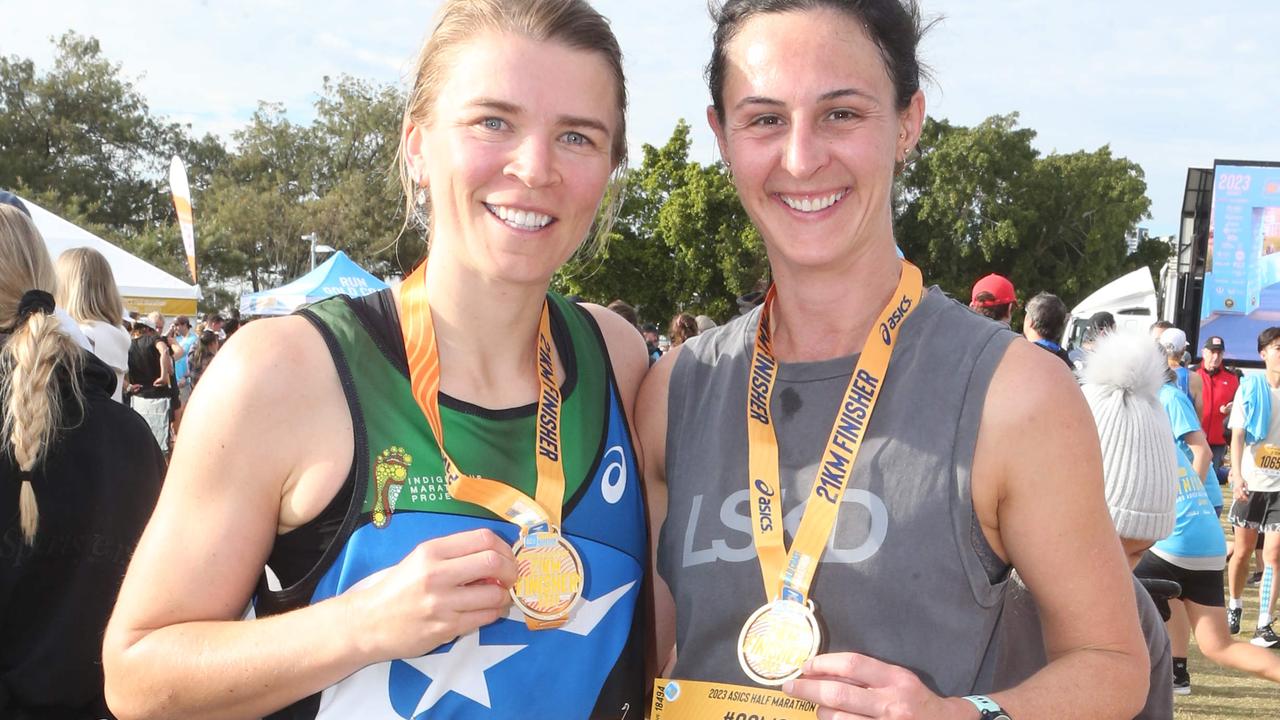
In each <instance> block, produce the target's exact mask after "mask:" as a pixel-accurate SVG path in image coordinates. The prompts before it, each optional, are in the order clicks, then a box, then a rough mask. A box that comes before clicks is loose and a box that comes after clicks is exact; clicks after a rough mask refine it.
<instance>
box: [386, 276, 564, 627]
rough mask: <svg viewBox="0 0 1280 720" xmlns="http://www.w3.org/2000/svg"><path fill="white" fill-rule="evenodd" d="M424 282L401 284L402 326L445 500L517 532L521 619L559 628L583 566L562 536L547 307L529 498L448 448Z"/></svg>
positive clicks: (556, 397) (556, 402)
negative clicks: (464, 464)
mask: <svg viewBox="0 0 1280 720" xmlns="http://www.w3.org/2000/svg"><path fill="white" fill-rule="evenodd" d="M425 282H426V265H425V264H424V265H422V266H420V267H419V268H418V269H417V270H415V271H413V273H411V274H410V275H409V277H407V278H405V280H404V283H403V284H402V285H401V286H400V304H401V308H402V310H401V313H400V328H401V332H402V333H403V334H404V339H405V355H406V356H407V357H408V359H409V380H410V385H411V386H412V388H413V397H414V399H415V400H417V401H418V407H420V408H421V409H422V414H423V416H424V417H425V418H426V420H427V424H428V425H429V426H431V432H432V434H434V435H435V438H436V445H437V446H438V447H439V448H440V459H441V461H442V462H443V464H444V476H445V480H446V482H447V483H448V488H449V494H450V495H451V496H452V497H453V498H454V499H455V500H458V501H461V502H469V503H474V504H476V505H479V506H480V507H483V508H485V509H486V510H489V511H490V512H492V513H493V514H494V515H497V516H498V517H501V518H504V519H506V520H508V521H510V522H512V523H514V524H516V525H517V526H519V527H520V539H519V540H517V541H516V543H515V545H513V546H512V548H511V549H512V551H513V552H514V554H515V559H516V567H517V575H516V583H515V585H513V586H511V589H510V592H511V599H512V600H513V601H514V602H515V605H516V607H517V608H519V609H520V611H521V612H523V613H524V616H525V624H526V625H527V626H528V627H529V629H530V630H545V629H548V628H556V627H560V626H561V625H563V624H564V623H565V622H567V621H568V619H569V612H570V611H571V610H572V609H573V606H574V605H575V604H577V602H578V598H580V597H581V596H582V587H583V585H584V584H585V576H584V573H585V568H584V567H583V564H582V558H581V557H580V556H579V555H578V552H577V551H576V550H574V549H573V546H572V545H570V544H569V541H568V540H566V539H565V538H564V536H562V535H561V534H560V520H561V513H562V512H563V506H564V487H565V479H564V464H563V461H562V457H563V456H562V453H561V447H560V410H561V405H562V403H561V400H562V398H561V397H560V387H559V385H557V384H556V368H555V354H554V347H553V339H552V337H551V312H550V307H549V306H548V304H547V303H546V301H543V304H542V317H541V319H540V320H539V321H538V344H537V347H536V348H535V356H536V368H535V370H536V372H537V376H538V385H539V387H540V391H539V393H538V417H537V427H538V433H537V437H536V438H535V439H534V457H535V461H536V465H537V473H538V480H537V486H536V488H535V491H534V497H529V496H528V495H525V494H524V493H523V492H521V491H519V490H517V489H516V488H515V487H513V486H512V485H511V484H509V483H506V482H502V481H500V480H493V479H490V478H486V477H482V476H480V475H470V474H467V473H464V472H462V470H460V469H459V468H458V466H457V463H455V462H454V461H453V458H451V457H449V452H448V451H447V450H446V449H445V442H444V422H443V421H442V420H441V417H440V403H439V395H440V355H439V350H438V348H437V346H436V337H435V324H434V321H433V320H432V318H431V306H430V304H429V303H428V300H427V293H426V285H425Z"/></svg>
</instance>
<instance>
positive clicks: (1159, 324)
mask: <svg viewBox="0 0 1280 720" xmlns="http://www.w3.org/2000/svg"><path fill="white" fill-rule="evenodd" d="M1171 327H1173V323H1171V322H1169V321H1168V320H1157V321H1155V322H1153V323H1151V327H1149V328H1147V332H1151V331H1152V330H1155V329H1156V328H1160V332H1164V331H1165V330H1168V329H1169V328H1171Z"/></svg>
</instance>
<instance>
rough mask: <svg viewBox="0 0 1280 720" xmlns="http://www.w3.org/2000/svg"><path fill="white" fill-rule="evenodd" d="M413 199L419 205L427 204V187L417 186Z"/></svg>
mask: <svg viewBox="0 0 1280 720" xmlns="http://www.w3.org/2000/svg"><path fill="white" fill-rule="evenodd" d="M413 199H414V202H416V203H417V204H418V206H419V207H422V206H425V205H426V204H427V189H426V188H424V187H420V188H418V192H416V193H414V196H413Z"/></svg>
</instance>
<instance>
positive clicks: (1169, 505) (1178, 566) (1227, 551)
mask: <svg viewBox="0 0 1280 720" xmlns="http://www.w3.org/2000/svg"><path fill="white" fill-rule="evenodd" d="M1016 302H1017V300H1016V294H1015V290H1014V287H1013V284H1012V283H1011V282H1010V281H1009V280H1008V279H1007V278H1005V277H1003V276H1000V275H996V274H992V275H988V276H986V277H984V278H982V279H980V280H979V281H978V282H977V283H975V284H974V286H973V291H972V297H971V300H970V308H971V309H972V310H974V311H975V312H977V313H980V314H982V315H984V316H986V317H988V318H990V319H992V320H995V321H997V322H1002V323H1006V324H1007V323H1009V322H1010V321H1011V319H1012V316H1013V310H1014V306H1015V305H1016ZM1068 318H1069V315H1068V313H1067V309H1066V305H1065V304H1063V303H1062V301H1061V300H1060V299H1059V298H1057V297H1056V296H1054V295H1052V294H1050V293H1047V292H1041V293H1038V294H1037V295H1035V296H1034V297H1033V298H1032V299H1031V300H1030V301H1029V302H1028V303H1027V306H1026V309H1025V318H1024V320H1023V334H1024V336H1025V337H1026V338H1027V339H1028V340H1030V341H1031V342H1033V343H1035V344H1036V345H1039V346H1040V347H1042V348H1044V349H1045V350H1046V351H1048V352H1050V353H1053V354H1054V355H1055V356H1057V357H1059V358H1061V359H1063V361H1064V362H1065V363H1066V364H1067V365H1068V366H1070V367H1073V369H1078V370H1079V378H1078V379H1079V380H1080V382H1081V383H1082V388H1083V390H1084V392H1085V394H1086V397H1088V398H1089V399H1090V400H1091V404H1092V400H1093V399H1094V398H1095V397H1096V394H1097V390H1096V389H1095V388H1096V387H1097V386H1098V385H1099V384H1101V385H1103V386H1109V387H1112V388H1114V389H1116V390H1117V391H1122V392H1123V393H1127V394H1128V395H1129V396H1131V397H1130V398H1129V399H1128V402H1130V403H1132V404H1134V405H1140V404H1143V403H1145V404H1146V405H1148V406H1150V407H1156V408H1159V409H1160V410H1161V411H1162V418H1163V420H1164V421H1165V422H1164V423H1163V424H1162V426H1163V427H1166V428H1167V430H1165V431H1163V432H1160V433H1157V434H1156V437H1154V438H1152V439H1149V440H1146V441H1140V440H1138V439H1136V438H1134V437H1128V438H1124V439H1119V438H1116V439H1112V438H1109V437H1108V434H1107V431H1106V424H1105V422H1104V420H1103V418H1102V417H1100V416H1099V417H1098V429H1099V439H1100V442H1101V444H1102V447H1103V452H1104V471H1105V472H1104V476H1105V478H1106V482H1107V483H1108V493H1107V497H1108V502H1109V504H1111V507H1112V516H1113V519H1116V520H1117V531H1118V532H1119V533H1120V537H1121V541H1122V543H1126V544H1127V543H1129V542H1130V541H1132V542H1135V543H1139V544H1141V545H1143V546H1144V548H1146V549H1145V552H1143V553H1142V554H1141V555H1140V556H1138V557H1134V556H1131V563H1130V564H1131V566H1132V567H1133V570H1134V573H1135V575H1136V576H1137V578H1138V579H1139V580H1140V581H1147V583H1148V585H1149V586H1150V588H1149V589H1150V591H1151V594H1152V595H1153V596H1154V599H1155V601H1156V605H1157V607H1158V609H1159V611H1160V615H1161V616H1162V617H1163V618H1164V620H1165V624H1166V629H1167V631H1166V630H1164V629H1158V628H1157V629H1156V630H1154V631H1153V630H1152V629H1151V628H1150V627H1148V626H1145V625H1144V630H1145V631H1146V632H1147V634H1148V641H1149V642H1150V641H1152V637H1151V635H1152V634H1153V633H1154V634H1155V635H1156V636H1157V638H1156V639H1164V640H1166V641H1167V642H1168V643H1169V646H1170V650H1169V652H1170V653H1171V654H1170V655H1169V657H1170V659H1171V667H1170V671H1169V673H1167V677H1165V676H1164V675H1165V674H1164V673H1163V672H1162V679H1163V680H1164V681H1170V680H1171V682H1172V684H1171V687H1170V690H1171V692H1172V693H1175V694H1189V693H1190V692H1191V676H1190V672H1189V671H1188V669H1187V651H1188V638H1189V636H1191V635H1194V637H1195V638H1196V642H1197V645H1198V646H1199V647H1200V650H1201V652H1203V653H1204V655H1205V657H1207V658H1208V659H1209V660H1211V661H1213V662H1215V663H1217V664H1219V665H1223V666H1226V667H1231V668H1234V669H1237V670H1242V671H1245V672H1250V673H1253V674H1255V675H1258V676H1261V677H1265V678H1268V679H1270V680H1272V681H1274V682H1280V655H1275V654H1273V653H1271V652H1268V650H1267V649H1270V648H1275V647H1277V646H1278V645H1280V637H1277V636H1276V632H1275V628H1274V625H1273V616H1274V613H1275V602H1276V600H1275V597H1274V595H1275V594H1274V593H1273V592H1272V582H1271V578H1272V577H1273V576H1274V573H1275V565H1276V560H1280V545H1275V546H1273V547H1272V549H1271V551H1270V553H1268V550H1267V544H1268V542H1269V541H1268V540H1267V538H1268V537H1271V538H1272V540H1271V541H1270V542H1272V543H1274V542H1275V536H1276V534H1277V531H1280V508H1278V507H1277V498H1280V496H1277V495H1275V494H1274V493H1275V491H1276V490H1280V482H1278V481H1280V473H1277V472H1272V471H1270V468H1269V467H1268V463H1267V461H1266V458H1267V457H1269V456H1270V453H1272V452H1274V451H1273V450H1271V448H1272V447H1280V424H1278V425H1277V426H1276V428H1275V432H1273V431H1272V428H1271V425H1270V423H1271V416H1270V414H1269V407H1270V404H1269V403H1270V399H1271V397H1272V393H1280V327H1272V328H1267V329H1266V330H1264V331H1263V332H1262V333H1261V334H1260V335H1259V336H1258V340H1257V352H1258V355H1259V357H1260V359H1261V360H1262V362H1263V365H1264V368H1265V372H1264V373H1262V374H1255V375H1251V376H1248V378H1245V379H1243V380H1242V378H1244V374H1243V372H1241V371H1240V370H1238V369H1237V370H1232V369H1230V368H1227V367H1226V366H1225V365H1224V363H1223V354H1224V352H1225V350H1226V345H1225V343H1224V341H1223V339H1222V338H1221V337H1219V336H1214V335H1211V336H1209V337H1206V338H1205V342H1204V347H1203V348H1202V357H1203V361H1202V362H1201V363H1200V364H1199V365H1198V366H1195V367H1188V360H1189V353H1188V352H1187V335H1186V333H1185V332H1183V331H1182V330H1181V329H1179V328H1177V327H1175V326H1174V325H1173V323H1170V322H1168V321H1165V320H1161V321H1157V322H1155V323H1153V324H1152V325H1151V327H1150V329H1149V330H1150V333H1149V335H1148V336H1141V335H1134V334H1126V333H1120V332H1117V331H1116V328H1115V319H1114V317H1112V316H1111V315H1110V313H1105V312H1101V313H1097V314H1095V315H1094V316H1093V317H1091V318H1090V320H1089V328H1088V330H1087V331H1086V336H1085V338H1084V344H1085V346H1086V347H1087V348H1088V351H1087V352H1085V353H1082V354H1081V355H1080V356H1078V359H1077V360H1076V361H1073V360H1072V359H1070V357H1069V355H1068V354H1067V353H1066V352H1064V351H1063V349H1062V347H1061V346H1060V345H1058V343H1057V342H1056V341H1055V339H1056V338H1062V337H1063V336H1064V333H1065V331H1066V323H1067V321H1068ZM1126 344H1128V345H1131V346H1132V348H1125V345H1126ZM1153 361H1154V362H1155V364H1156V369H1155V371H1154V372H1153V371H1152V370H1151V369H1150V367H1148V366H1149V365H1150V364H1151V363H1152V362H1153ZM1144 363H1145V365H1144ZM1099 378H1103V380H1102V381H1101V383H1100V381H1099ZM1106 378H1110V380H1107V379H1106ZM1152 378H1155V380H1156V381H1155V382H1152V381H1151V380H1152ZM1242 388H1243V390H1242ZM1277 397H1280V395H1277ZM1157 442H1158V444H1159V445H1162V446H1169V447H1173V448H1174V450H1175V452H1174V454H1173V456H1174V459H1175V460H1176V461H1177V470H1176V472H1172V473H1171V472H1169V470H1168V469H1167V468H1166V467H1160V468H1159V469H1158V471H1157V472H1154V473H1153V474H1152V478H1151V479H1150V482H1151V483H1152V484H1153V485H1152V487H1153V488H1155V486H1156V485H1161V484H1162V485H1163V486H1164V491H1162V492H1161V493H1159V494H1154V493H1155V492H1156V491H1155V489H1153V490H1151V491H1150V493H1148V492H1147V491H1143V490H1139V491H1138V492H1137V493H1136V494H1133V493H1114V492H1113V491H1112V489H1111V487H1110V486H1111V485H1112V484H1114V483H1117V482H1120V483H1131V482H1136V481H1137V479H1138V478H1140V477H1141V475H1142V472H1141V471H1142V470H1143V469H1146V470H1150V467H1146V468H1143V467H1141V465H1142V463H1138V466H1137V467H1129V466H1125V472H1122V473H1121V474H1120V477H1118V478H1117V479H1115V480H1113V479H1112V477H1111V476H1112V473H1111V468H1110V467H1107V465H1108V463H1107V462H1106V461H1107V460H1109V456H1108V455H1107V453H1108V452H1109V450H1110V451H1116V452H1122V453H1126V454H1132V453H1135V452H1144V451H1145V452H1151V450H1150V449H1149V448H1147V447H1145V446H1146V445H1150V444H1155V443H1157ZM1165 454H1168V453H1165ZM1277 467H1280V464H1277ZM1170 477H1176V478H1177V483H1175V484H1170V483H1169V482H1168V479H1169V478H1170ZM1223 485H1229V486H1230V490H1231V493H1230V495H1231V498H1232V503H1231V505H1230V513H1229V515H1228V521H1229V524H1230V526H1231V531H1232V535H1233V536H1234V539H1233V542H1232V545H1231V547H1230V548H1228V545H1227V542H1226V539H1225V537H1224V533H1223V527H1222V524H1221V523H1220V521H1219V518H1220V517H1221V516H1222V512H1223V506H1224V496H1223V490H1222V487H1223ZM1127 487H1128V486H1126V488H1127ZM1174 490H1176V494H1175V493H1174V492H1173V491H1174ZM1126 496H1128V498H1129V499H1130V500H1137V501H1139V502H1140V503H1145V507H1139V508H1136V509H1135V508H1133V507H1123V506H1119V507H1118V506H1117V505H1116V504H1115V502H1113V500H1114V499H1116V498H1119V499H1123V498H1124V497H1126ZM1135 511H1137V512H1145V513H1148V514H1150V515H1151V516H1152V517H1155V516H1157V515H1161V514H1163V515H1164V516H1165V517H1167V518H1168V519H1169V520H1170V521H1174V520H1176V522H1171V523H1162V524H1159V525H1157V527H1158V528H1159V529H1158V530H1157V531H1155V532H1147V533H1144V534H1142V535H1141V536H1139V537H1133V538H1129V537H1126V534H1125V532H1124V531H1123V530H1122V529H1121V524H1120V521H1119V518H1120V517H1123V515H1124V513H1132V512H1135ZM1255 548H1256V549H1258V550H1261V553H1259V560H1260V561H1261V562H1260V568H1259V572H1258V574H1257V577H1256V579H1255V582H1256V583H1257V584H1258V586H1259V587H1258V594H1259V613H1258V617H1257V620H1256V625H1255V629H1254V632H1253V637H1252V638H1251V639H1250V640H1249V641H1248V642H1247V643H1246V642H1238V641H1234V640H1233V639H1232V637H1231V636H1233V635H1236V634H1238V633H1239V632H1240V630H1241V615H1242V613H1243V607H1244V603H1243V601H1242V599H1241V595H1242V591H1243V586H1244V584H1245V575H1246V573H1247V570H1248V568H1249V564H1248V563H1249V558H1250V555H1252V554H1253V552H1254V550H1255ZM1268 559H1269V560H1270V561H1269V562H1268ZM1228 560H1230V565H1229V567H1230V572H1227V573H1225V574H1226V584H1227V588H1228V592H1229V593H1230V601H1229V604H1228V602H1227V600H1226V598H1225V597H1224V587H1223V586H1224V571H1226V570H1227V569H1228ZM1153 580H1154V581H1156V582H1154V583H1153V582H1151V581H1153ZM1139 607H1140V608H1141V607H1142V604H1141V603H1140V605H1139ZM1152 657H1153V663H1154V660H1155V658H1156V655H1155V654H1153V655H1152ZM1153 667H1154V664H1153ZM1155 687H1156V685H1155V682H1154V677H1153V683H1152V688H1153V692H1154V688H1155ZM1162 693H1163V691H1162ZM1162 696H1163V694H1162ZM1153 699H1154V697H1153V698H1152V700H1153ZM1151 707H1152V705H1151V704H1150V702H1149V705H1148V711H1150V710H1151ZM1161 714H1163V712H1162V713H1161ZM1151 716H1152V717H1155V716H1159V714H1156V715H1151Z"/></svg>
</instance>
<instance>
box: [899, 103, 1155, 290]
mask: <svg viewBox="0 0 1280 720" xmlns="http://www.w3.org/2000/svg"><path fill="white" fill-rule="evenodd" d="M1034 138H1035V133H1034V131H1032V130H1029V129H1026V128H1018V127H1017V115H1016V114H1013V115H1003V116H1000V115H998V116H994V117H991V118H988V119H987V120H986V121H984V122H983V123H981V124H979V125H977V126H975V127H972V128H966V127H959V126H954V125H951V124H950V123H947V122H946V121H945V120H944V121H935V120H933V119H929V120H927V121H926V123H925V128H924V132H923V134H922V136H921V141H920V157H919V158H918V159H917V161H916V162H914V163H913V164H911V165H910V166H909V167H908V168H907V170H906V171H905V172H904V173H903V175H902V177H901V178H900V188H899V192H898V209H899V211H898V217H897V240H898V243H899V245H900V246H901V247H902V249H903V252H904V253H905V254H906V256H907V257H908V258H909V259H911V260H912V261H913V262H915V263H917V264H918V265H920V267H921V269H922V270H923V271H924V273H925V276H926V277H927V278H929V280H930V281H931V282H936V283H938V284H939V285H941V286H942V287H943V289H945V290H947V291H948V292H950V293H951V294H953V295H955V296H957V297H964V298H967V297H968V293H969V288H970V287H971V286H972V284H973V282H974V280H976V279H977V278H979V277H981V276H982V275H985V274H987V273H990V272H998V273H1000V274H1002V275H1006V276H1008V277H1009V279H1010V280H1012V281H1013V284H1014V286H1015V287H1017V288H1018V292H1019V296H1020V299H1021V300H1023V301H1025V300H1027V299H1029V298H1030V297H1031V296H1032V295H1034V294H1036V293H1037V292H1039V291H1041V290H1047V291H1049V292H1052V293H1054V294H1056V295H1058V296H1059V297H1061V298H1062V299H1063V301H1064V302H1066V303H1067V305H1072V304H1074V303H1075V302H1077V301H1079V300H1080V299H1082V298H1083V297H1084V296H1085V295H1087V294H1088V293H1090V292H1092V291H1093V290H1095V289H1097V288H1098V287H1101V286H1102V285H1104V284H1105V283H1107V282H1108V281H1110V280H1112V279H1114V278H1116V277H1117V276H1119V275H1121V274H1123V273H1124V272H1126V271H1128V270H1131V269H1133V268H1134V267H1141V266H1142V264H1144V263H1156V264H1155V265H1154V266H1153V269H1154V270H1156V271H1157V272H1158V270H1159V263H1162V262H1163V260H1164V258H1165V257H1167V252H1166V253H1165V256H1164V257H1160V252H1159V251H1158V249H1157V248H1156V247H1155V246H1148V247H1147V248H1146V249H1145V250H1144V251H1143V252H1141V253H1137V254H1136V255H1135V257H1134V258H1130V257H1129V256H1128V255H1127V254H1126V250H1127V248H1126V245H1125V235H1126V233H1128V232H1130V231H1131V230H1133V229H1134V227H1135V226H1136V225H1137V223H1138V222H1139V221H1140V220H1141V219H1143V218H1145V217H1148V216H1149V215H1148V210H1149V208H1150V206H1151V202H1150V200H1148V199H1147V197H1146V181H1145V180H1144V179H1143V174H1142V168H1140V167H1139V166H1138V165H1137V164H1135V163H1133V162H1131V161H1129V160H1127V159H1125V158H1116V157H1114V156H1113V155H1112V154H1111V149H1110V148H1109V147H1102V148H1099V149H1098V150H1096V151H1093V152H1075V153H1070V154H1066V155H1058V154H1052V155H1048V156H1046V157H1041V156H1040V154H1039V153H1038V152H1037V151H1036V150H1035V149H1034V148H1033V147H1032V146H1031V142H1032V140H1033V139H1034Z"/></svg>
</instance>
